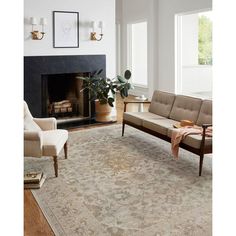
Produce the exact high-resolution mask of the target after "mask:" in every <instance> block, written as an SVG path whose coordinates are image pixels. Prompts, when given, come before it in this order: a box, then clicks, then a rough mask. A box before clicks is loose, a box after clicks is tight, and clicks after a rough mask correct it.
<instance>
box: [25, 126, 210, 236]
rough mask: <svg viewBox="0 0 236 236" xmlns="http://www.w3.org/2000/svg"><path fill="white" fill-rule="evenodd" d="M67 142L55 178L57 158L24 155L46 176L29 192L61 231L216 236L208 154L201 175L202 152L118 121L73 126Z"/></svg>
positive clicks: (129, 235)
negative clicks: (176, 148) (175, 148)
mask: <svg viewBox="0 0 236 236" xmlns="http://www.w3.org/2000/svg"><path fill="white" fill-rule="evenodd" d="M68 147H69V156H68V159H67V160H65V159H64V156H63V153H61V154H60V157H59V161H58V165H59V177H58V178H55V177H54V169H53V162H52V158H49V157H45V158H39V159H37V158H25V171H32V170H42V171H43V172H44V173H45V174H46V175H47V180H46V181H45V183H44V185H43V186H42V187H41V189H39V190H32V193H33V195H34V196H35V198H36V201H37V202H38V204H39V206H40V208H41V209H42V211H43V213H44V215H45V217H46V218H47V220H48V222H49V224H50V225H51V227H52V229H53V231H54V232H55V234H56V235H63V236H66V235H68V236H73V235H81V236H89V235H94V236H95V235H96V236H99V235H101V236H106V235H110V236H126V235H127V236H132V235H133V236H167V235H168V236H169V235H170V236H184V235H186V236H191V235H196V236H197V235H201V236H208V235H212V225H211V224H212V170H211V159H212V158H211V156H210V155H207V156H206V157H205V159H204V166H203V173H202V176H201V177H199V176H198V163H199V157H198V156H196V155H194V154H191V153H190V152H187V151H184V150H182V149H181V150H180V158H179V160H178V161H176V160H174V159H173V157H172V156H171V152H170V144H169V143H167V142H165V141H162V140H160V139H158V138H155V137H153V136H151V135H149V134H146V133H143V132H141V131H138V130H136V129H134V128H131V127H127V128H126V130H125V136H124V137H121V126H120V125H112V126H108V127H100V128H93V129H89V130H82V131H75V132H70V133H69V146H68Z"/></svg>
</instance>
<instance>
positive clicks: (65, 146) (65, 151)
mask: <svg viewBox="0 0 236 236" xmlns="http://www.w3.org/2000/svg"><path fill="white" fill-rule="evenodd" d="M67 150H68V148H67V142H66V143H65V144H64V153H65V159H67Z"/></svg>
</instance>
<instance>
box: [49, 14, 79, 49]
mask: <svg viewBox="0 0 236 236" xmlns="http://www.w3.org/2000/svg"><path fill="white" fill-rule="evenodd" d="M53 47H54V48H78V47H79V12H72V11H53Z"/></svg>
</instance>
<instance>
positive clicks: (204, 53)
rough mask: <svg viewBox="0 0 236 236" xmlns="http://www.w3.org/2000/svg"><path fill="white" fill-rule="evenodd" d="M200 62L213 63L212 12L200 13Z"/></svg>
mask: <svg viewBox="0 0 236 236" xmlns="http://www.w3.org/2000/svg"><path fill="white" fill-rule="evenodd" d="M198 64H199V65H212V21H211V12H204V13H200V14H198Z"/></svg>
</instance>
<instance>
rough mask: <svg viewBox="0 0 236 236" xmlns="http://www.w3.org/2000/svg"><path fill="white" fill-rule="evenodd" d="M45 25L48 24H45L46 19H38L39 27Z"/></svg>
mask: <svg viewBox="0 0 236 236" xmlns="http://www.w3.org/2000/svg"><path fill="white" fill-rule="evenodd" d="M47 23H48V22H47V19H46V18H41V19H40V24H41V25H47Z"/></svg>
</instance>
